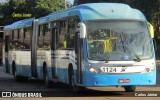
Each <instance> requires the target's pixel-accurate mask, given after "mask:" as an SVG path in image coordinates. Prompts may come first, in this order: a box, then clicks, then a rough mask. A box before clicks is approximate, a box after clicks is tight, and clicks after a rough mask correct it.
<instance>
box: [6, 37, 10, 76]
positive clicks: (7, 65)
mask: <svg viewBox="0 0 160 100" xmlns="http://www.w3.org/2000/svg"><path fill="white" fill-rule="evenodd" d="M9 44H10V37H9V36H5V71H6V73H9V72H10V68H9V59H8V58H9V57H8V56H9Z"/></svg>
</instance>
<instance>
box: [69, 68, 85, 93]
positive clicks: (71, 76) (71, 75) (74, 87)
mask: <svg viewBox="0 0 160 100" xmlns="http://www.w3.org/2000/svg"><path fill="white" fill-rule="evenodd" d="M69 86H70V88H71V89H72V91H73V92H81V91H83V90H84V89H83V87H81V86H77V85H76V84H75V79H74V71H73V68H72V69H70V70H69Z"/></svg>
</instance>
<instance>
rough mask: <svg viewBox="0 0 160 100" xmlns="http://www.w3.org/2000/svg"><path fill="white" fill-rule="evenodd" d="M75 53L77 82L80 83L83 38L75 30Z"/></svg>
mask: <svg viewBox="0 0 160 100" xmlns="http://www.w3.org/2000/svg"><path fill="white" fill-rule="evenodd" d="M75 54H76V60H77V75H76V76H77V83H79V84H82V61H83V39H80V35H79V33H78V32H77V33H76V34H75Z"/></svg>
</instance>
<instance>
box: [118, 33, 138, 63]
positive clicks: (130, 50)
mask: <svg viewBox="0 0 160 100" xmlns="http://www.w3.org/2000/svg"><path fill="white" fill-rule="evenodd" d="M120 38H121V42H122V44H123V49H124V48H127V49H128V50H129V52H131V53H132V54H133V55H134V56H135V57H136V59H134V60H136V61H137V62H140V61H141V59H140V57H139V56H138V55H137V54H136V53H135V52H134V51H133V50H132V48H129V47H128V46H127V45H126V43H125V42H124V40H123V38H122V34H120ZM124 52H125V49H124Z"/></svg>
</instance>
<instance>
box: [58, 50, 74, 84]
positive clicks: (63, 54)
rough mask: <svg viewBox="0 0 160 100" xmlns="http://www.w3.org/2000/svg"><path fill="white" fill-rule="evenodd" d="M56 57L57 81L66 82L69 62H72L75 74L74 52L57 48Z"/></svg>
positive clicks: (67, 81)
mask: <svg viewBox="0 0 160 100" xmlns="http://www.w3.org/2000/svg"><path fill="white" fill-rule="evenodd" d="M57 58H58V61H57V76H58V82H62V83H67V84H68V83H69V77H68V67H69V64H72V66H73V70H74V73H75V75H76V71H75V70H76V68H75V52H74V51H69V50H59V51H58V56H57ZM75 79H76V77H75Z"/></svg>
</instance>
